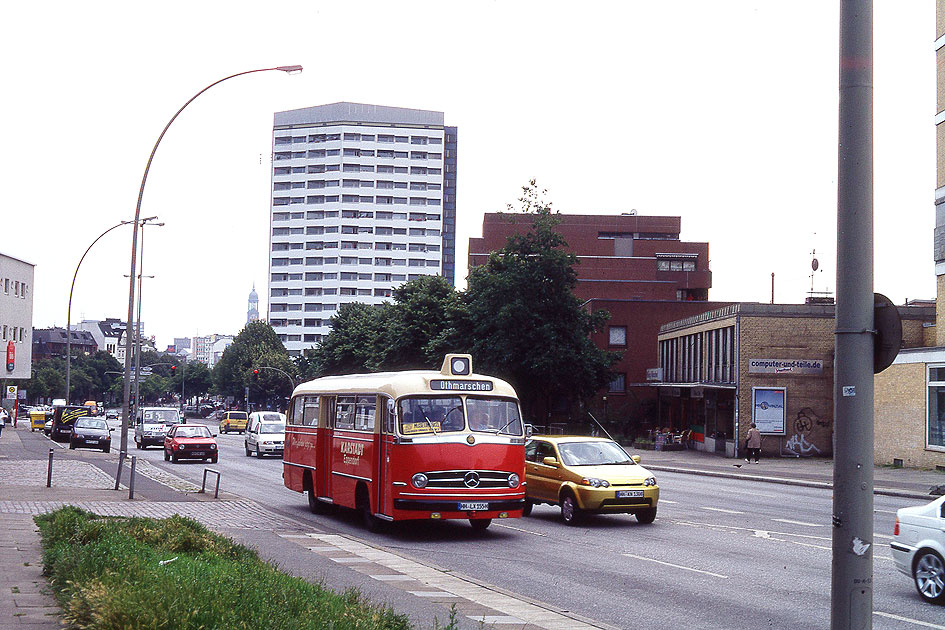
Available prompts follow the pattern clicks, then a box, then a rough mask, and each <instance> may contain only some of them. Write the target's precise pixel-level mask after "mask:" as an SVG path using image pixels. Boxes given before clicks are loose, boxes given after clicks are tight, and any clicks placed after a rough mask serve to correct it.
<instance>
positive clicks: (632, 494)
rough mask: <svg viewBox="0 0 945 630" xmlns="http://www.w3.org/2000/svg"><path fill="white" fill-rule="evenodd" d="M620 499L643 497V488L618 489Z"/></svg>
mask: <svg viewBox="0 0 945 630" xmlns="http://www.w3.org/2000/svg"><path fill="white" fill-rule="evenodd" d="M617 498H618V499H642V498H643V490H617Z"/></svg>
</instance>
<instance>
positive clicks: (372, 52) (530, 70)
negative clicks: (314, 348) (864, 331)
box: [0, 0, 936, 348]
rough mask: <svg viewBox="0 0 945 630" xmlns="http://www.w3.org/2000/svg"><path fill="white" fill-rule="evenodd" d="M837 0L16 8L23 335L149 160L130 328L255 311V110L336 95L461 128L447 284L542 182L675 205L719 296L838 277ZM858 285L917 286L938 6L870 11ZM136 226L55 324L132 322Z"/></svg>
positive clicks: (5, 145)
mask: <svg viewBox="0 0 945 630" xmlns="http://www.w3.org/2000/svg"><path fill="white" fill-rule="evenodd" d="M838 4H839V3H838V2H824V1H823V0H806V1H805V0H796V1H794V2H771V1H770V0H743V1H734V0H719V1H716V2H705V1H704V0H696V1H692V2H683V1H669V0H667V1H662V2H653V1H652V0H646V1H639V2H638V1H626V0H625V1H623V2H613V3H611V2H598V3H583V4H582V3H574V2H567V3H564V2H548V1H543V2H510V1H509V2H406V1H402V2H368V1H362V2H356V3H354V2H351V3H349V2H332V3H325V2H316V1H312V0H308V1H306V2H279V3H270V4H264V3H259V2H217V1H206V2H192V1H190V2H175V1H171V2H159V3H158V2H152V3H146V4H145V3H132V2H94V3H78V2H72V1H70V2H65V1H52V2H42V3H37V2H18V3H13V4H11V5H9V6H6V7H5V10H4V14H5V18H4V26H3V34H2V37H0V57H2V59H3V60H4V61H3V88H4V89H3V92H4V95H5V98H4V106H3V108H2V112H3V113H2V115H0V151H2V153H0V177H2V185H0V216H2V217H3V221H2V225H3V229H2V230H0V251H2V252H3V253H6V254H9V255H12V256H16V257H19V258H23V259H25V260H27V261H29V262H31V263H34V264H35V265H36V278H35V290H34V293H33V300H34V325H35V326H36V327H47V326H52V325H59V326H64V325H65V321H66V309H67V302H68V296H69V286H70V283H71V281H72V274H73V272H74V271H75V266H76V264H77V263H78V261H79V259H80V257H81V256H82V253H83V252H84V251H85V249H86V248H87V247H88V246H89V244H90V243H91V242H92V241H93V240H94V239H95V238H96V237H97V236H98V235H99V234H101V233H102V232H103V231H104V230H106V229H107V228H109V227H111V226H112V225H115V224H116V223H118V222H119V221H121V220H127V219H130V218H132V217H133V216H134V208H135V201H136V198H137V193H138V186H139V184H140V180H141V175H142V173H143V170H144V166H145V163H146V161H147V158H148V154H149V153H150V151H151V147H152V145H153V144H154V141H155V140H156V138H157V136H158V135H159V134H160V132H161V129H162V128H163V127H164V125H165V124H166V123H167V121H168V120H169V119H170V117H171V116H172V115H173V114H174V112H175V111H177V109H178V108H179V107H180V106H181V105H182V104H183V103H184V102H185V101H186V100H187V99H189V98H190V97H191V96H192V95H193V94H194V93H196V92H197V91H198V90H200V89H201V88H203V87H204V86H205V85H207V84H209V83H212V82H213V81H215V80H217V79H219V78H222V77H224V76H226V75H229V74H233V73H236V72H240V71H243V70H249V69H254V68H264V67H270V66H276V65H288V64H301V65H302V66H304V67H305V71H304V72H303V73H302V74H300V75H297V76H287V75H284V74H282V73H276V72H270V73H260V74H254V75H250V76H247V77H240V78H237V79H233V80H231V81H228V82H226V83H224V84H222V85H220V86H217V87H215V88H213V89H212V90H211V91H209V92H207V93H206V94H205V95H203V96H201V97H200V98H199V99H198V100H196V101H195V102H194V103H193V104H192V105H190V106H189V107H188V109H187V110H186V111H185V112H184V113H183V114H182V115H181V117H180V118H179V119H178V120H177V121H176V122H175V123H174V125H173V126H172V127H171V129H170V131H169V132H168V134H167V136H166V137H165V138H164V140H163V142H162V144H161V147H160V149H159V150H158V153H157V156H156V158H155V162H154V165H153V166H152V169H151V173H150V176H149V179H148V184H147V187H146V189H145V194H144V201H143V206H142V216H151V215H157V216H158V217H159V218H160V220H161V221H163V222H165V224H166V225H165V226H164V227H154V228H148V229H147V231H146V236H145V240H146V248H145V254H144V273H145V274H146V275H153V276H155V277H154V278H153V279H146V280H145V285H144V298H143V301H142V321H143V322H144V326H145V333H146V334H154V335H156V336H157V342H158V346H159V348H163V347H164V346H165V345H167V344H169V343H171V342H172V340H173V337H175V336H179V337H183V336H193V335H197V334H201V335H203V334H209V333H215V332H216V333H231V334H235V333H236V332H238V331H239V330H240V328H241V327H242V326H243V324H244V323H245V320H246V300H247V296H248V294H249V292H250V289H251V288H252V286H253V284H254V283H255V285H256V289H257V291H258V293H259V295H260V311H261V312H262V313H265V301H266V294H267V292H268V287H267V275H268V270H267V264H268V259H267V248H268V227H269V220H268V216H269V205H268V204H269V186H270V153H271V134H272V116H273V112H276V111H283V110H288V109H295V108H301V107H309V106H312V105H320V104H324V103H333V102H337V101H353V102H362V103H373V104H381V105H391V106H397V107H410V108H420V109H431V110H437V111H442V112H445V118H446V123H447V124H448V125H456V126H458V127H459V146H458V155H459V165H458V197H457V212H458V215H459V217H458V242H457V250H458V252H457V253H458V256H457V259H458V269H459V272H458V275H459V276H460V277H459V278H457V281H458V284H459V285H460V286H464V277H465V273H466V269H465V260H466V246H467V242H468V239H469V238H470V237H475V236H479V235H480V233H481V227H482V215H483V213H484V212H495V211H500V210H504V209H505V207H506V204H508V203H514V202H515V200H516V198H517V197H518V196H519V193H520V189H521V186H522V185H524V184H525V183H527V181H528V180H529V178H532V177H534V178H536V179H537V180H538V184H539V186H541V187H544V188H547V189H548V193H547V198H548V199H549V200H551V201H552V202H553V207H554V208H555V209H557V210H560V211H561V212H565V213H569V212H570V213H588V214H598V213H600V214H613V213H620V212H627V211H630V210H636V211H637V213H638V214H641V215H678V216H681V217H682V238H683V239H684V240H690V241H707V242H708V243H709V253H710V258H711V269H712V272H713V287H712V289H711V290H710V292H709V297H710V299H714V300H738V301H763V302H767V301H769V300H770V297H771V273H772V272H774V273H775V274H776V277H775V285H776V286H775V299H776V301H778V302H784V303H792V302H793V303H796V302H802V301H803V299H804V297H805V295H806V293H807V292H808V291H809V290H810V288H811V279H810V273H811V271H810V270H811V267H810V262H811V251H812V250H814V249H816V252H817V257H818V258H819V260H820V269H821V271H819V272H817V274H816V276H815V278H814V289H815V290H817V291H832V290H833V289H834V287H835V283H836V280H835V274H836V268H837V261H836V260H835V250H836V196H837V195H836V185H837V184H836V182H837V106H838V87H837V86H838V70H837V67H838V61H837V58H838V47H839V9H838ZM875 24H876V26H875V40H874V41H875V49H874V54H875V74H874V97H875V108H874V121H875V227H876V240H875V254H876V262H875V267H876V277H875V289H876V290H877V291H879V292H881V293H885V294H887V295H888V296H889V297H890V298H892V299H893V301H894V302H896V303H902V302H903V300H905V299H906V298H909V299H914V298H932V297H934V293H935V277H934V261H933V259H932V233H933V227H934V205H933V196H934V189H935V127H934V116H935V94H936V89H935V54H934V40H935V7H934V3H933V1H932V0H876V2H875ZM130 248H131V231H130V228H129V227H122V228H119V229H116V230H114V231H113V232H111V233H110V234H109V235H107V236H106V237H104V238H103V239H102V240H101V241H99V243H98V244H97V245H95V247H94V248H93V249H92V250H91V252H90V253H89V255H88V257H87V258H86V260H85V262H84V263H83V264H82V268H81V270H80V272H79V277H78V280H77V282H76V287H75V296H74V299H73V308H72V321H73V322H77V321H80V320H81V319H83V318H88V319H103V318H105V317H118V318H122V319H124V318H125V316H126V314H127V298H128V282H127V280H126V279H125V278H123V277H122V276H123V274H127V273H128V267H129V255H130Z"/></svg>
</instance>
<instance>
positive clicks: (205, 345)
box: [191, 334, 234, 370]
mask: <svg viewBox="0 0 945 630" xmlns="http://www.w3.org/2000/svg"><path fill="white" fill-rule="evenodd" d="M233 339H234V337H233V335H217V334H213V335H206V336H204V337H194V338H193V355H191V359H192V360H194V361H200V362H201V363H203V364H204V365H206V366H207V367H208V368H210V369H211V370H212V369H213V366H214V365H216V364H217V361H219V360H220V357H222V356H223V351H224V350H226V349H227V348H229V347H230V345H231V344H232V343H233Z"/></svg>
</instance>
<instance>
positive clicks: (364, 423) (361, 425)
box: [354, 396, 377, 433]
mask: <svg viewBox="0 0 945 630" xmlns="http://www.w3.org/2000/svg"><path fill="white" fill-rule="evenodd" d="M376 412H377V397H376V396H361V397H359V398H358V402H357V404H356V406H355V415H354V424H355V426H354V428H355V429H357V430H358V431H371V432H372V433H373V432H374V418H375V416H376Z"/></svg>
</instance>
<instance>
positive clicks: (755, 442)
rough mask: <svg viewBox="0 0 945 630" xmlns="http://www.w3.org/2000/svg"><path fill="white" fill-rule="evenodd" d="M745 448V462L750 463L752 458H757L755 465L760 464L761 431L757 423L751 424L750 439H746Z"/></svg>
mask: <svg viewBox="0 0 945 630" xmlns="http://www.w3.org/2000/svg"><path fill="white" fill-rule="evenodd" d="M745 448H746V449H747V451H748V452H747V453H746V454H745V461H746V462H747V461H749V460H750V459H751V458H752V457H754V458H755V463H756V464H757V463H758V460H759V459H760V458H761V431H759V430H758V427H757V426H755V423H754V422H752V423H751V427H749V429H748V437H747V438H745Z"/></svg>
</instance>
